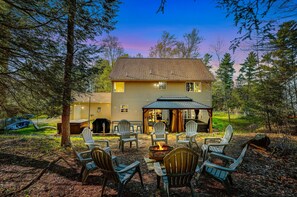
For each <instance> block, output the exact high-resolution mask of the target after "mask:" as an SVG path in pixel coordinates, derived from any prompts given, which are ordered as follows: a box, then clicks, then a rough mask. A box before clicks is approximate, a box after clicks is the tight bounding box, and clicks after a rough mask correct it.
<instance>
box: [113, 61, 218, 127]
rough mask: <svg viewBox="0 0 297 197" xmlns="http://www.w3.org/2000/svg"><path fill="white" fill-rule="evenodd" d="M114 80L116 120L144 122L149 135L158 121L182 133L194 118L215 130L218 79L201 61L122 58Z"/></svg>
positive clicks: (118, 63) (117, 64) (114, 72)
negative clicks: (214, 95) (214, 87)
mask: <svg viewBox="0 0 297 197" xmlns="http://www.w3.org/2000/svg"><path fill="white" fill-rule="evenodd" d="M110 79H111V81H112V93H111V119H112V121H119V120H121V119H126V120H129V121H141V122H142V123H143V131H144V133H148V132H150V131H151V130H152V125H153V124H154V123H155V122H157V121H163V122H165V123H166V125H167V128H168V130H169V131H172V132H180V131H183V130H184V124H185V122H186V121H187V120H189V119H194V120H196V121H197V122H198V123H199V127H200V128H203V126H205V125H207V128H208V129H209V131H210V132H211V131H212V107H211V106H212V93H211V85H212V84H211V83H212V82H213V81H214V80H215V79H214V76H213V75H212V74H211V72H210V71H209V70H208V69H207V67H206V66H205V65H204V64H203V62H202V61H201V60H200V59H181V58H174V59H173V58H119V59H118V60H117V61H116V63H115V65H114V66H113V69H112V72H111V74H110Z"/></svg>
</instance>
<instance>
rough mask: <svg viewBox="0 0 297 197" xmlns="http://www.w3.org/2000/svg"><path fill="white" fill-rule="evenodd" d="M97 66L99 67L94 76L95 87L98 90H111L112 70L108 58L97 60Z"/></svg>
mask: <svg viewBox="0 0 297 197" xmlns="http://www.w3.org/2000/svg"><path fill="white" fill-rule="evenodd" d="M96 68H97V69H98V72H97V75H96V76H94V81H93V83H94V87H95V91H96V92H110V91H111V81H110V79H109V74H110V72H111V66H110V65H109V61H108V60H100V61H97V62H96Z"/></svg>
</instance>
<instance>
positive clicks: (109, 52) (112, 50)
mask: <svg viewBox="0 0 297 197" xmlns="http://www.w3.org/2000/svg"><path fill="white" fill-rule="evenodd" d="M101 46H102V47H103V51H104V57H105V58H106V59H107V60H109V64H110V65H111V66H113V64H114V63H115V61H116V59H117V58H118V57H120V56H123V55H124V48H123V47H122V46H121V43H120V42H119V39H118V38H117V37H115V36H111V35H107V37H106V38H104V39H103V40H102V44H101Z"/></svg>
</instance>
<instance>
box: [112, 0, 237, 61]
mask: <svg viewBox="0 0 297 197" xmlns="http://www.w3.org/2000/svg"><path fill="white" fill-rule="evenodd" d="M159 3H160V0H139V1H136V0H123V3H122V4H121V5H120V11H119V13H118V17H117V20H118V23H117V25H116V29H115V30H114V31H113V32H111V35H114V36H117V37H118V38H119V40H120V42H121V43H122V46H123V47H124V49H125V51H126V52H127V53H128V54H130V55H132V56H133V55H136V54H137V53H141V54H142V55H143V56H144V57H147V56H148V54H149V48H150V47H151V46H153V45H154V44H155V43H156V42H157V41H158V40H159V39H160V38H161V35H162V32H163V31H168V32H170V33H171V34H174V35H175V36H176V37H177V38H178V39H179V40H181V39H182V36H183V34H185V33H190V32H191V30H192V29H193V28H197V29H198V30H199V33H200V35H201V36H202V37H203V38H204V41H203V42H202V44H201V45H200V46H201V49H200V53H201V55H204V54H205V53H207V52H208V53H213V49H211V45H215V44H216V42H217V40H218V39H221V40H223V41H224V45H225V50H226V52H231V51H228V47H229V45H230V41H231V40H232V39H233V38H235V37H236V32H237V28H236V27H234V25H233V21H232V18H226V17H225V14H224V12H223V10H221V9H219V8H216V4H215V1H213V0H196V1H195V0H168V1H167V4H166V7H165V13H164V14H162V13H156V12H157V10H158V7H159ZM235 55H236V54H235ZM234 58H235V59H238V57H234Z"/></svg>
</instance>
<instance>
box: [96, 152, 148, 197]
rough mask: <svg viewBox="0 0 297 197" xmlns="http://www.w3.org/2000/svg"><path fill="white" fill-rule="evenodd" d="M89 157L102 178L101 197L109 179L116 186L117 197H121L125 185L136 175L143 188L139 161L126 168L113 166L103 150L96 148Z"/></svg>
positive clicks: (120, 165) (124, 166) (125, 166)
mask: <svg viewBox="0 0 297 197" xmlns="http://www.w3.org/2000/svg"><path fill="white" fill-rule="evenodd" d="M91 155H92V158H93V160H94V162H95V164H96V165H97V166H98V168H99V169H100V170H101V172H102V173H103V176H104V181H103V185H102V191H101V196H103V194H104V189H105V186H106V183H107V181H108V180H109V179H110V180H111V181H113V182H114V183H116V184H118V196H122V194H123V190H124V187H125V185H126V184H127V183H128V182H129V181H130V180H131V179H132V177H133V176H134V175H135V174H136V173H138V174H139V178H140V181H141V186H142V188H143V187H144V186H143V181H142V176H141V171H140V162H139V161H135V162H134V163H132V164H130V165H128V166H127V165H123V164H119V165H114V163H113V162H112V158H111V157H110V155H109V154H108V153H106V152H105V151H104V150H103V149H101V148H98V147H95V148H94V149H93V150H92V152H91Z"/></svg>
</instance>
